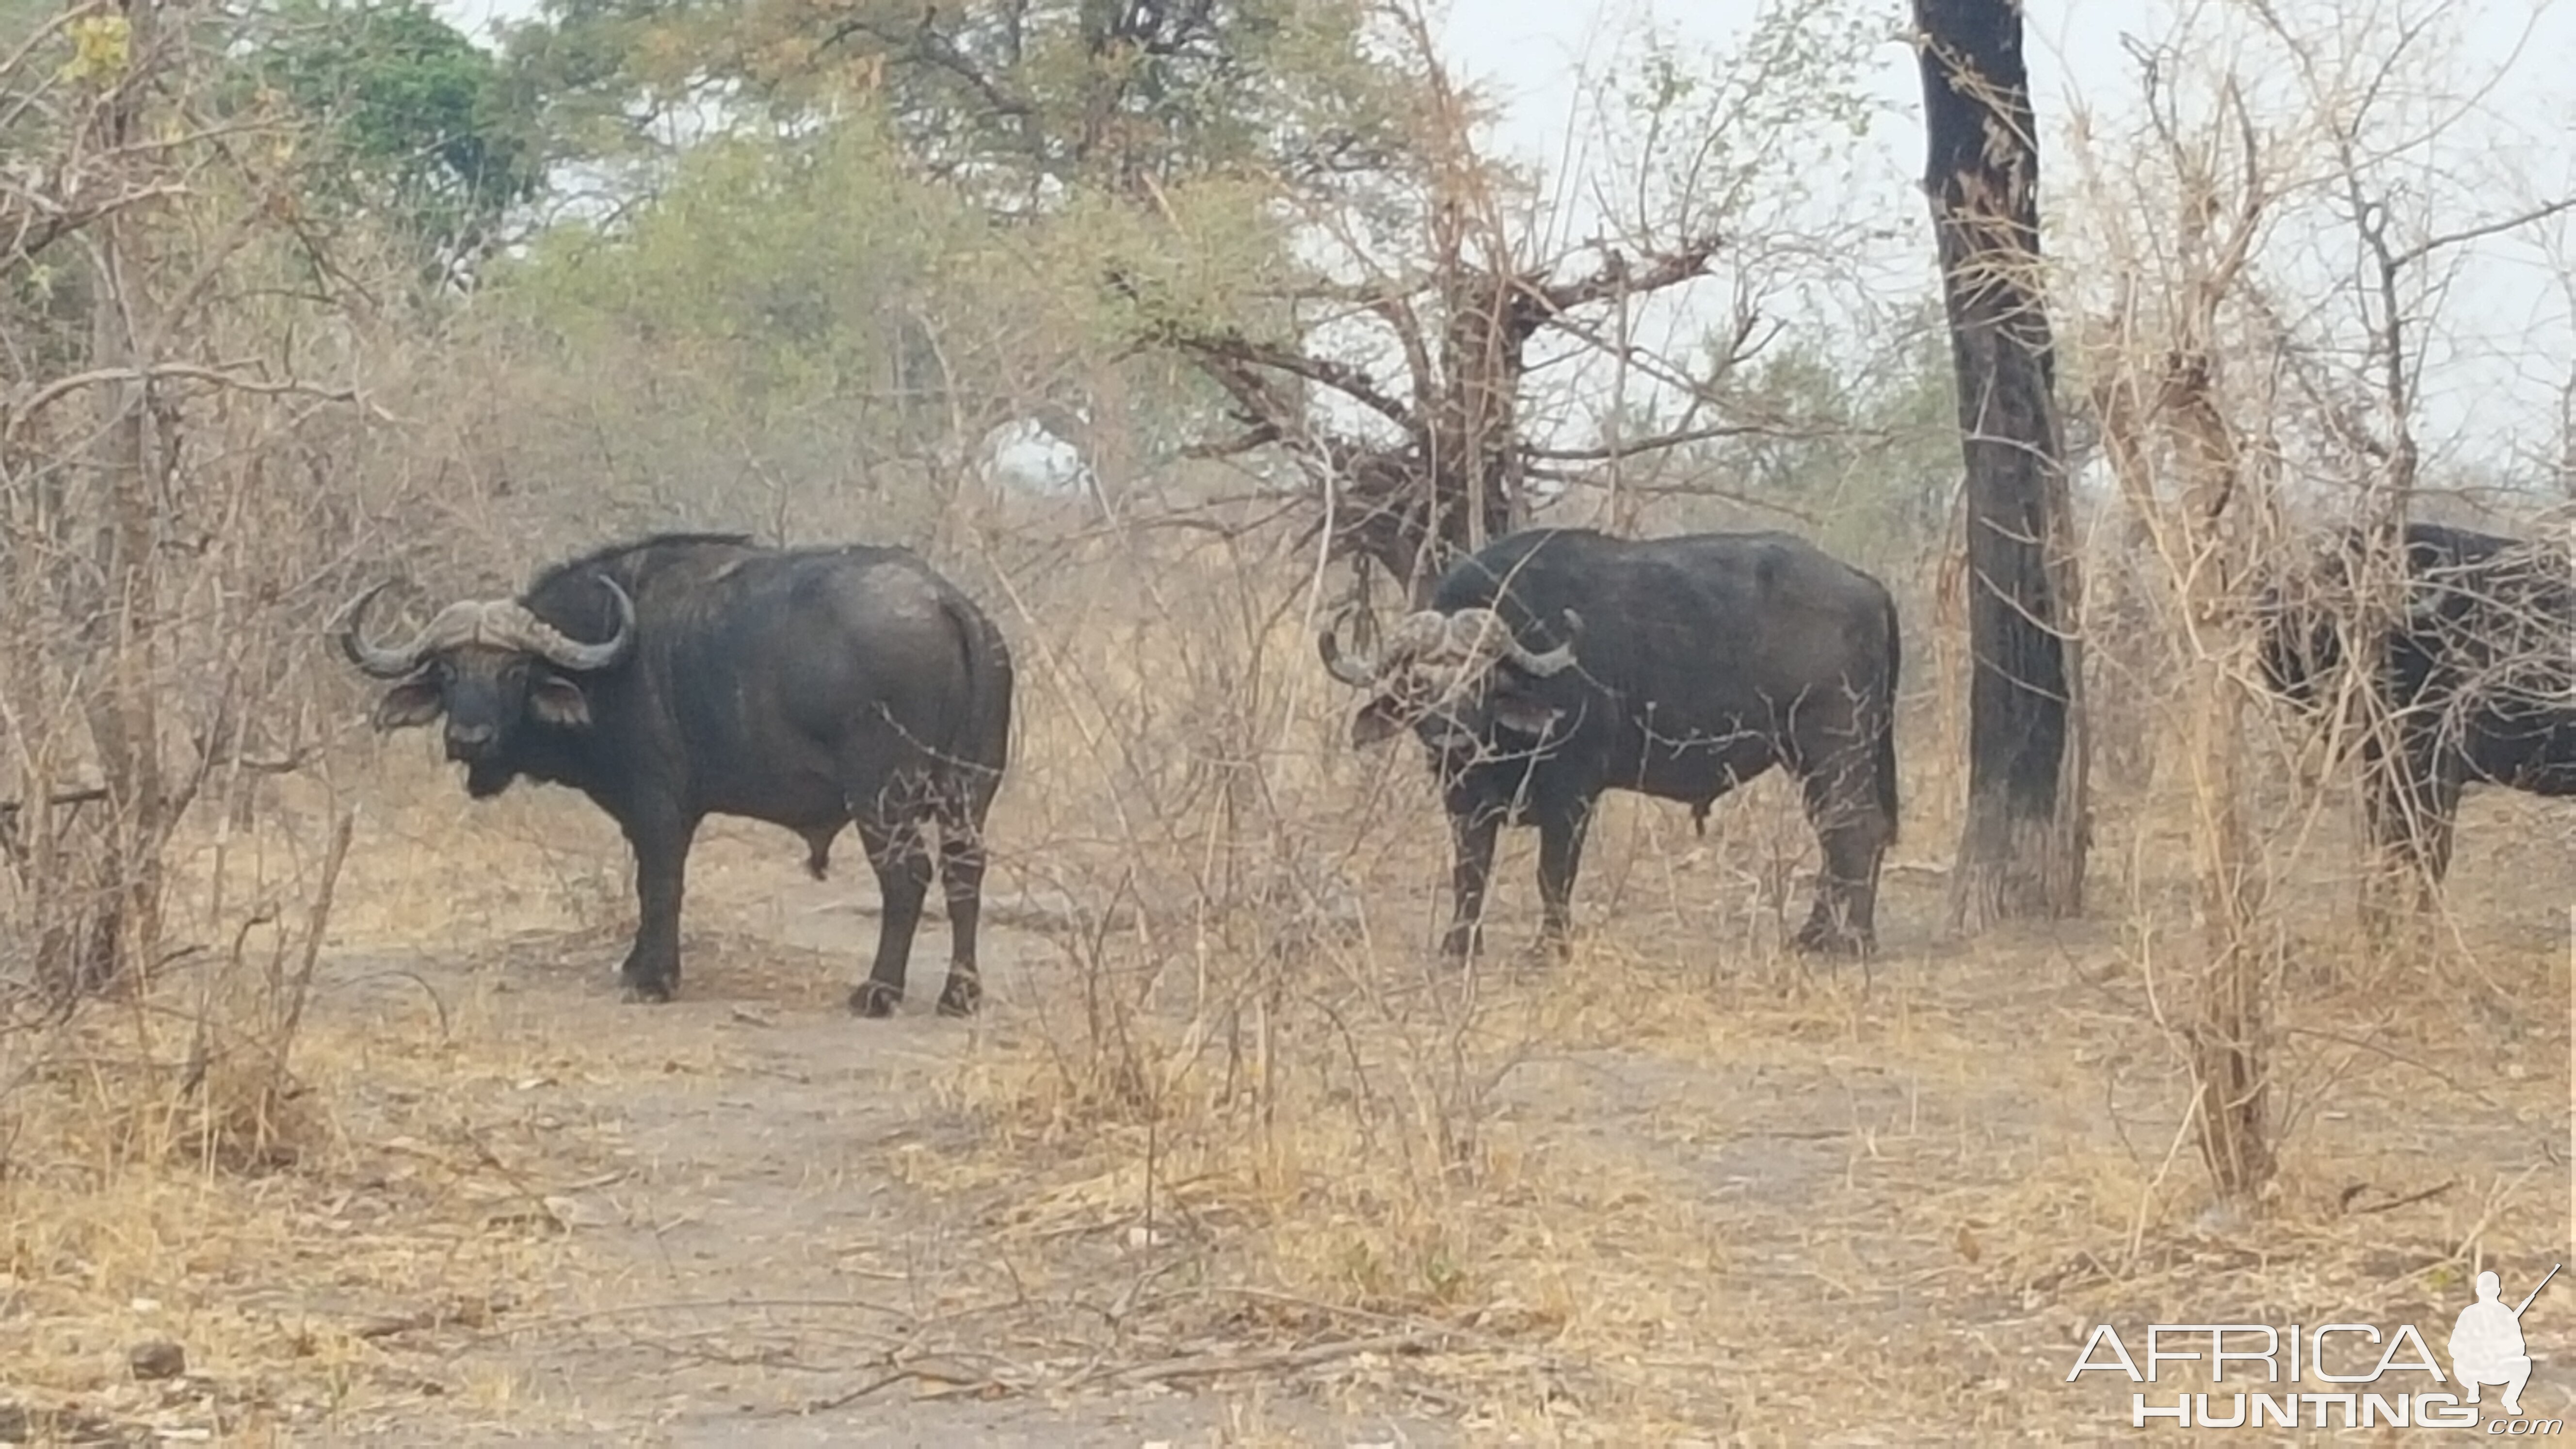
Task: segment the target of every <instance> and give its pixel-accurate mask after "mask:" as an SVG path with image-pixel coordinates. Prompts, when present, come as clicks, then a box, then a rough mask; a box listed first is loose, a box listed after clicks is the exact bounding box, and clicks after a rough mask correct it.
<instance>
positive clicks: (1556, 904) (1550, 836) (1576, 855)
mask: <svg viewBox="0 0 2576 1449" xmlns="http://www.w3.org/2000/svg"><path fill="white" fill-rule="evenodd" d="M1591 825H1592V808H1591V805H1590V803H1589V802H1587V801H1581V800H1578V801H1575V802H1574V803H1572V804H1570V805H1565V806H1560V807H1554V808H1550V809H1546V810H1543V811H1540V812H1538V899H1539V938H1538V946H1539V953H1540V955H1541V956H1543V957H1547V958H1551V959H1554V960H1558V961H1562V960H1564V959H1565V958H1566V957H1567V956H1568V955H1569V954H1571V953H1572V951H1573V933H1574V925H1573V919H1574V878H1575V876H1576V875H1577V874H1578V873H1580V872H1581V871H1582V869H1583V837H1584V834H1585V832H1586V831H1588V830H1589V829H1590V828H1591Z"/></svg>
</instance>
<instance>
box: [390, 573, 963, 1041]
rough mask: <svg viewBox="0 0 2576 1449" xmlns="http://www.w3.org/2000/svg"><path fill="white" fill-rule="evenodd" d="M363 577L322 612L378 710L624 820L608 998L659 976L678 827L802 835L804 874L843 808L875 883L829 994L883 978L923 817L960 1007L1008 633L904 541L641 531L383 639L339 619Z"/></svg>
mask: <svg viewBox="0 0 2576 1449" xmlns="http://www.w3.org/2000/svg"><path fill="white" fill-rule="evenodd" d="M385 587H386V586H385V585H384V584H378V585H376V586H375V587H374V588H371V589H369V590H367V591H366V592H365V593H363V594H361V595H359V596H358V598H357V599H356V600H355V601H353V602H352V603H351V604H350V605H349V608H348V611H347V616H346V621H345V623H344V625H343V627H342V628H341V629H340V631H339V640H340V647H341V649H342V651H343V652H344V653H346V654H347V655H348V657H349V660H350V662H351V663H353V664H355V665H356V666H357V667H358V668H359V669H360V670H362V671H364V672H365V673H367V674H368V675H370V676H372V677H374V678H377V679H386V680H394V681H398V682H397V683H395V684H394V686H393V687H392V688H391V689H389V690H387V691H386V692H385V695H384V698H383V699H382V700H381V701H380V702H379V703H378V704H377V706H376V709H375V716H374V718H375V725H376V727H377V728H378V729H382V730H391V729H399V728H402V727H404V726H407V725H425V724H428V723H429V722H430V721H431V720H433V719H436V718H438V717H439V715H441V714H442V713H443V714H445V715H446V717H447V730H446V745H447V757H448V758H449V759H450V760H456V761H462V762H463V763H464V765H465V790H466V793H467V794H468V795H470V796H472V797H474V798H475V799H478V800H482V799H489V798H491V797H492V796H495V795H498V794H500V793H501V792H502V791H503V790H505V789H507V788H509V786H510V783H511V782H512V781H513V780H515V779H517V778H518V777H520V776H522V775H525V776H528V777H530V778H532V779H536V780H542V781H547V782H550V783H554V784H560V785H569V786H572V787H573V788H575V789H577V790H579V791H581V792H582V793H583V794H585V795H588V796H589V797H590V798H591V800H592V801H594V802H595V803H597V804H598V806H599V807H600V808H601V809H602V810H605V811H606V812H608V814H609V816H610V817H611V818H613V819H614V820H616V822H617V824H618V826H619V827H620V828H621V829H622V830H624V831H625V834H626V839H627V842H628V844H629V845H630V846H631V847H632V848H633V851H634V857H635V892H636V897H637V900H638V902H639V907H640V909H639V912H638V919H637V922H636V930H635V942H634V945H633V947H632V949H630V950H629V951H628V952H627V955H626V961H625V964H624V966H623V967H622V968H621V969H620V973H619V974H620V975H621V977H622V978H623V980H624V983H625V987H626V994H627V996H628V998H629V999H630V1000H642V1001H667V1000H669V999H670V997H671V995H672V993H673V991H674V990H676V989H677V987H678V985H679V980H680V896H681V889H682V878H683V875H684V872H685V870H686V867H687V863H688V855H689V844H690V841H691V840H692V838H694V836H695V834H696V831H697V828H698V825H699V823H700V822H701V821H702V820H704V819H705V818H706V817H707V816H709V815H736V816H743V817H747V818H749V819H753V820H764V821H768V822H770V823H772V824H775V825H783V826H785V827H786V828H787V829H789V830H792V831H794V832H796V833H797V834H798V835H801V836H803V837H804V839H805V843H806V846H807V848H808V855H807V858H806V868H807V869H808V870H809V871H810V872H811V873H812V874H813V876H814V878H815V879H817V880H821V879H823V878H824V874H825V871H826V868H827V867H828V865H829V863H830V855H831V847H832V841H833V839H834V838H835V837H836V836H838V835H839V834H840V832H841V831H842V829H843V828H845V827H847V826H849V825H851V824H853V823H855V824H856V825H857V826H858V831H859V839H860V842H861V844H862V845H863V846H864V847H865V849H866V851H867V855H868V861H869V863H870V864H871V865H872V866H873V867H874V868H875V870H876V876H877V884H878V886H879V888H880V889H881V890H882V892H883V895H884V916H883V919H882V921H881V922H880V927H879V932H878V936H877V952H876V963H875V966H874V968H873V969H872V970H870V972H869V973H868V979H867V980H866V981H865V982H863V983H861V984H860V985H859V986H858V987H857V989H856V990H854V991H853V992H852V993H851V994H850V1006H851V1008H852V1009H853V1010H855V1011H857V1012H858V1013H860V1014H861V1015H863V1016H883V1015H886V1014H887V1013H888V1012H890V1011H892V1010H893V1008H894V1006H895V1004H896V1003H898V1002H899V1001H901V1000H902V999H903V989H904V968H905V965H906V963H907V961H908V960H909V959H910V957H911V954H912V939H913V934H914V931H915V930H916V929H917V928H918V926H919V924H920V921H921V911H922V903H923V900H924V897H925V896H926V895H927V893H928V891H929V888H930V881H931V876H932V874H933V860H932V857H931V853H930V835H931V830H932V827H936V830H937V835H938V860H937V862H936V864H937V868H938V874H939V875H940V876H941V878H942V881H943V884H944V886H945V888H946V892H947V897H948V923H949V935H950V959H949V969H948V982H947V985H946V987H945V988H944V989H942V990H941V992H940V993H939V1010H940V1011H941V1013H942V1014H944V1015H952V1016H956V1015H964V1014H966V1013H968V1012H970V1011H972V1010H973V1009H974V1007H975V1004H976V1002H977V1000H978V998H979V997H980V996H981V994H982V988H981V984H980V982H979V980H978V977H977V974H976V965H975V928H976V922H977V919H978V916H979V914H980V911H981V904H982V889H983V878H984V861H985V852H984V816H985V812H986V811H987V809H988V808H989V807H990V806H991V804H992V800H993V796H994V792H995V791H996V790H997V789H998V788H999V786H1000V783H1001V779H1002V772H1003V769H1004V766H1005V765H1006V764H1007V762H1008V746H1009V737H1010V725H1011V684H1012V670H1011V656H1010V651H1009V649H1008V648H1007V647H1006V646H1005V645H1004V643H1003V640H1002V637H1001V634H1000V633H999V631H997V630H996V629H995V628H994V627H993V625H992V623H991V621H990V620H988V619H987V618H986V617H985V616H984V614H983V613H982V612H981V611H980V610H978V609H977V608H976V607H975V605H974V604H973V603H972V602H971V601H970V600H968V599H967V598H966V596H965V595H964V594H962V593H960V592H959V591H958V590H957V589H956V588H955V587H954V586H953V585H951V584H950V583H949V582H948V581H947V580H946V579H944V578H942V577H941V576H940V575H939V574H937V573H936V572H934V571H932V569H931V568H930V566H929V565H928V564H926V563H924V562H923V561H922V560H921V559H920V558H919V557H917V556H916V555H914V554H912V553H910V552H909V551H906V550H903V549H898V548H875V547H861V546H851V547H841V548H788V549H778V548H766V547H762V546H759V545H756V544H754V543H753V542H751V540H750V539H748V538H746V537H744V536H741V535H734V534H667V535H661V536H656V537H652V538H646V539H643V540H641V541H638V542H634V543H627V544H621V545H618V546H615V547H611V548H606V549H602V550H600V551H599V552H596V553H593V554H590V555H588V556H586V557H583V558H578V559H575V560H573V561H572V562H570V563H565V564H560V565H557V566H556V567H554V568H551V569H548V570H546V571H545V572H544V573H542V574H540V575H539V576H538V577H537V580H536V582H535V583H534V584H532V585H530V586H529V588H528V590H527V592H526V593H524V594H522V595H520V596H519V597H518V598H517V599H469V600H465V601H462V602H459V603H453V604H450V605H448V606H447V607H446V608H445V609H443V610H441V611H440V612H439V613H438V614H437V616H436V617H434V618H433V619H431V620H430V622H429V625H428V627H427V628H425V629H423V630H422V631H421V632H420V634H419V635H418V636H417V637H415V638H414V639H412V640H411V641H410V642H409V643H407V644H402V645H400V646H397V647H390V648H389V647H386V646H384V645H381V644H375V643H370V642H368V640H367V638H366V637H365V634H364V632H363V628H364V624H363V621H364V617H365V614H366V609H367V605H368V604H369V602H370V601H372V600H373V599H374V598H375V596H376V595H377V594H378V593H379V592H381V591H382V590H383V589H384V588H385Z"/></svg>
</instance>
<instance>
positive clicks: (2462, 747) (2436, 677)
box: [2261, 523, 2576, 892]
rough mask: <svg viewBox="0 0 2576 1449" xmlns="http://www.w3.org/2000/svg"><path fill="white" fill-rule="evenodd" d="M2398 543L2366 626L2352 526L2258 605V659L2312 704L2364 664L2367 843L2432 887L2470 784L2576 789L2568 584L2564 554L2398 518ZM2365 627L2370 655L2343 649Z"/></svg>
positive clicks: (2572, 613)
mask: <svg viewBox="0 0 2576 1449" xmlns="http://www.w3.org/2000/svg"><path fill="white" fill-rule="evenodd" d="M2402 539H2403V555H2402V570H2401V572H2402V577H2403V585H2402V588H2400V589H2398V590H2396V591H2395V592H2396V594H2397V601H2396V607H2395V610H2394V612H2393V613H2392V614H2388V615H2383V616H2382V618H2383V619H2384V621H2385V622H2384V624H2383V625H2382V626H2381V627H2380V628H2379V629H2377V630H2375V631H2374V630H2371V629H2370V627H2369V626H2367V625H2363V624H2360V623H2359V622H2358V621H2360V620H2362V619H2364V618H2366V617H2367V614H2366V612H2365V611H2364V610H2363V609H2362V608H2361V607H2360V605H2361V602H2362V601H2361V599H2360V597H2359V594H2358V591H2357V590H2356V589H2355V587H2354V585H2355V576H2356V567H2357V565H2358V564H2359V563H2360V561H2361V560H2362V559H2363V558H2364V557H2365V556H2366V540H2365V535H2363V534H2362V533H2361V532H2360V531H2359V530H2350V531H2347V532H2345V533H2344V534H2342V535H2340V536H2339V537H2338V538H2337V539H2336V540H2335V542H2334V544H2333V545H2332V546H2331V547H2330V548H2329V549H2328V551H2327V552H2326V554H2325V556H2324V557H2323V558H2322V559H2321V560H2319V561H2318V564H2317V566H2316V567H2315V568H2314V570H2313V571H2312V572H2310V573H2309V574H2307V575H2306V576H2305V577H2303V578H2300V579H2297V580H2296V581H2294V582H2293V583H2292V584H2290V585H2289V586H2288V587H2280V586H2276V587H2275V588H2274V589H2272V590H2271V591H2270V592H2269V593H2268V594H2267V595H2266V596H2265V598H2264V600H2263V601H2262V605H2261V612H2262V614H2263V619H2264V630H2263V636H2262V641H2261V642H2262V662H2263V672H2264V676H2265V679H2266V682H2267V683H2268V684H2269V685H2270V687H2271V688H2272V689H2273V690H2274V691H2275V692H2276V693H2278V694H2280V695H2282V696H2283V697H2285V698H2286V699H2288V700H2290V701H2292V702H2293V703H2295V704H2298V705H2300V706H2301V707H2303V708H2305V709H2308V710H2310V711H2318V710H2322V709H2323V708H2324V707H2325V706H2326V705H2327V704H2328V703H2329V701H2330V699H2331V698H2332V697H2334V696H2335V695H2337V694H2338V693H2339V691H2337V690H2335V689H2333V688H2332V687H2331V686H2332V685H2333V683H2334V681H2335V680H2336V678H2337V677H2338V675H2339V674H2340V673H2341V671H2343V669H2344V668H2345V665H2346V661H2347V660H2348V659H2352V656H2354V655H2356V654H2357V655H2360V656H2361V658H2360V659H2359V660H2355V661H2354V662H2356V663H2359V664H2360V665H2361V666H2362V673H2361V674H2360V676H2359V683H2360V686H2361V688H2360V690H2359V694H2360V696H2361V698H2362V699H2363V700H2364V701H2365V702H2366V703H2367V704H2368V706H2369V709H2368V711H2367V717H2365V718H2364V719H2362V720H2361V721H2359V724H2360V728H2359V729H2358V731H2357V733H2358V736H2359V755H2360V759H2361V766H2362V779H2361V798H2362V806H2363V812H2364V817H2365V819H2366V820H2367V822H2368V827H2369V832H2370V838H2371V843H2372V845H2373V846H2374V847H2375V848H2376V849H2378V850H2379V851H2381V852H2382V853H2384V854H2385V855H2387V856H2389V857H2391V858H2393V859H2395V860H2397V861H2398V862H2400V863H2402V864H2406V865H2409V866H2411V867H2412V868H2413V869H2414V870H2415V871H2416V872H2417V873H2418V879H2419V880H2420V881H2421V882H2422V883H2423V884H2424V885H2425V887H2426V888H2427V891H2428V892H2429V890H2430V888H2431V887H2432V886H2435V885H2438V884H2439V883H2440V882H2441V880H2442V878H2443V877H2444V876H2445V875H2446V874H2448V873H2449V870H2450V862H2451V844H2452V836H2453V831H2454V826H2455V824H2456V822H2457V820H2458V816H2459V808H2460V797H2461V795H2462V793H2463V791H2464V789H2465V788H2466V787H2467V786H2469V785H2472V784H2483V785H2501V786H2504V787H2505V788H2507V789H2513V790H2524V791H2529V792H2530V793H2532V794H2534V795H2541V796H2565V795H2576V667H2571V666H2576V588H2571V579H2570V568H2571V562H2570V559H2569V556H2568V553H2567V550H2565V549H2564V548H2561V547H2556V546H2551V545H2543V544H2539V543H2534V542H2529V541H2525V540H2521V539H2513V538H2505V537H2501V536H2499V535H2496V534H2491V533H2479V532H2475V531H2472V530H2470V529H2465V528H2454V527H2450V526H2448V525H2445V524H2438V523H2410V524H2408V525H2407V526H2406V528H2405V530H2404V532H2403V534H2402ZM2391 562H2392V563H2396V562H2398V560H2396V559H2392V560H2391ZM2363 578H2364V579H2365V580H2366V578H2367V575H2366V574H2364V575H2363ZM2374 632H2375V633H2376V635H2377V639H2376V648H2375V649H2356V648H2354V647H2353V641H2354V640H2355V639H2356V638H2357V637H2359V638H2363V639H2367V638H2368V637H2369V636H2370V635H2371V634H2372V633H2374ZM2372 653H2378V654H2379V659H2378V660H2377V666H2376V667H2375V668H2374V667H2372V666H2371V662H2370V655H2371V654H2372Z"/></svg>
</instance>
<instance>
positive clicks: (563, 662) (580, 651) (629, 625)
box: [509, 574, 635, 674]
mask: <svg viewBox="0 0 2576 1449" xmlns="http://www.w3.org/2000/svg"><path fill="white" fill-rule="evenodd" d="M599 582H600V583H601V584H602V585H603V586H605V587H606V588H607V590H608V596H609V598H610V599H611V600H613V601H615V603H616V605H617V628H616V630H615V632H613V633H611V634H610V635H609V636H608V637H607V638H606V639H603V640H601V641H600V642H598V643H596V644H584V643H581V642H580V641H578V640H575V639H571V638H567V637H566V636H565V635H564V633H563V631H561V630H559V629H557V628H555V627H554V626H553V625H552V624H549V623H547V622H546V621H545V620H543V619H540V618H538V617H537V616H536V615H534V614H531V613H529V612H528V611H527V610H526V609H525V608H515V614H516V617H515V618H512V619H511V620H510V621H509V624H510V625H511V626H514V628H515V632H516V633H517V634H518V636H519V640H520V642H523V643H524V644H525V645H526V646H527V648H528V649H529V650H530V651H531V652H533V653H536V654H540V655H543V656H544V657H545V660H546V662H547V663H549V664H552V665H554V666H555V667H556V668H558V669H568V670H571V671H572V672H574V673H576V674H579V673H584V672H587V671H589V670H593V669H606V668H607V667H608V666H609V665H612V664H614V663H616V662H617V661H618V660H619V659H621V658H623V657H625V654H626V646H627V645H628V643H630V642H631V641H632V640H633V638H634V635H635V601H634V600H633V599H630V598H628V597H627V596H626V591H625V590H624V589H622V588H619V587H618V586H617V580H615V579H612V578H610V577H608V576H607V575H606V574H602V575H600V576H599Z"/></svg>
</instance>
